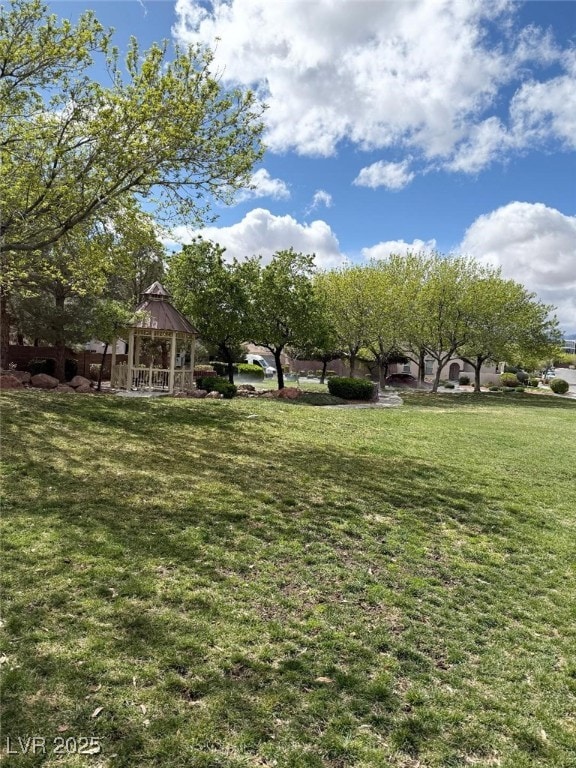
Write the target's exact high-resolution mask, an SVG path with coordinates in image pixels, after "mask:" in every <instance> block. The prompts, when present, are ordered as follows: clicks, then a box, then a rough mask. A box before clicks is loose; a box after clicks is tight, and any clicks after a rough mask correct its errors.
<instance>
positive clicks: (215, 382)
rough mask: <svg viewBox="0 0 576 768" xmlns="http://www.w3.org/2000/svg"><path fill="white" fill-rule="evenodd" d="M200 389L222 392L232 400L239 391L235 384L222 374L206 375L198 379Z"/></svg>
mask: <svg viewBox="0 0 576 768" xmlns="http://www.w3.org/2000/svg"><path fill="white" fill-rule="evenodd" d="M197 386H198V389H205V390H206V391H207V392H220V394H221V395H224V398H225V399H227V400H230V399H231V398H233V397H234V396H235V395H236V393H237V392H238V388H237V387H236V385H235V384H231V383H230V382H229V381H228V379H224V378H222V377H220V376H204V377H202V378H201V379H198V381H197Z"/></svg>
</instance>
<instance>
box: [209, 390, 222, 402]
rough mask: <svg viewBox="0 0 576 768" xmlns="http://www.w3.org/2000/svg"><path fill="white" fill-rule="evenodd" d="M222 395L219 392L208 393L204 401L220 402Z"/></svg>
mask: <svg viewBox="0 0 576 768" xmlns="http://www.w3.org/2000/svg"><path fill="white" fill-rule="evenodd" d="M223 398H224V395H223V394H222V393H221V392H208V394H207V395H206V400H222V399H223Z"/></svg>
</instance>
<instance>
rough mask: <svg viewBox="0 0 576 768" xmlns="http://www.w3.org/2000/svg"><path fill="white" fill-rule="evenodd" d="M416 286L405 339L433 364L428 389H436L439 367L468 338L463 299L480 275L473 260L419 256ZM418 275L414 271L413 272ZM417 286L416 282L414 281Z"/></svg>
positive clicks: (467, 313) (466, 308)
mask: <svg viewBox="0 0 576 768" xmlns="http://www.w3.org/2000/svg"><path fill="white" fill-rule="evenodd" d="M417 258H419V260H420V285H419V287H417V288H416V289H415V293H414V295H413V297H412V301H413V305H412V311H411V314H410V318H409V322H408V323H407V342H408V345H409V346H410V348H411V349H412V350H418V352H419V362H420V365H421V364H422V362H423V360H424V357H425V355H429V356H430V357H432V358H433V359H434V360H435V361H436V363H437V368H436V373H435V376H434V381H433V383H432V391H433V392H436V391H437V390H438V385H439V383H440V377H441V375H442V370H443V368H444V366H445V365H446V363H447V362H448V361H449V360H451V359H452V358H453V357H454V356H455V353H456V351H457V350H458V349H460V348H461V347H463V346H464V344H465V343H466V342H467V340H468V338H469V333H470V328H471V320H470V304H469V302H468V301H467V296H468V291H469V288H470V285H471V284H472V282H473V281H474V280H475V279H477V278H478V277H479V276H481V274H482V270H481V268H480V267H479V266H478V265H477V264H476V262H474V261H472V260H471V259H467V258H464V257H446V256H442V255H441V254H438V253H436V254H433V255H432V256H430V257H426V256H420V257H417ZM416 274H418V271H417V272H416ZM415 285H417V283H415Z"/></svg>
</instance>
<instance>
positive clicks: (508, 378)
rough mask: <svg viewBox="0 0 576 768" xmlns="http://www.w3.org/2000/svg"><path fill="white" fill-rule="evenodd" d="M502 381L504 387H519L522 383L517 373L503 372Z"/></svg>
mask: <svg viewBox="0 0 576 768" xmlns="http://www.w3.org/2000/svg"><path fill="white" fill-rule="evenodd" d="M500 383H501V384H502V385H503V386H504V387H517V386H518V385H519V384H520V382H519V381H518V378H517V376H516V374H515V373H501V374H500Z"/></svg>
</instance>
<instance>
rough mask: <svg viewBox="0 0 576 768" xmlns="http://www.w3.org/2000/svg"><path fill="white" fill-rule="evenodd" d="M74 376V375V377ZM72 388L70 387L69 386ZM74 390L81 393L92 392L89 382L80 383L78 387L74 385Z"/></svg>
mask: <svg viewBox="0 0 576 768" xmlns="http://www.w3.org/2000/svg"><path fill="white" fill-rule="evenodd" d="M74 378H76V377H74ZM71 389H72V387H71ZM74 391H75V392H81V393H82V394H87V393H88V392H94V390H93V389H92V387H91V386H90V383H88V384H80V386H78V387H74Z"/></svg>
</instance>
